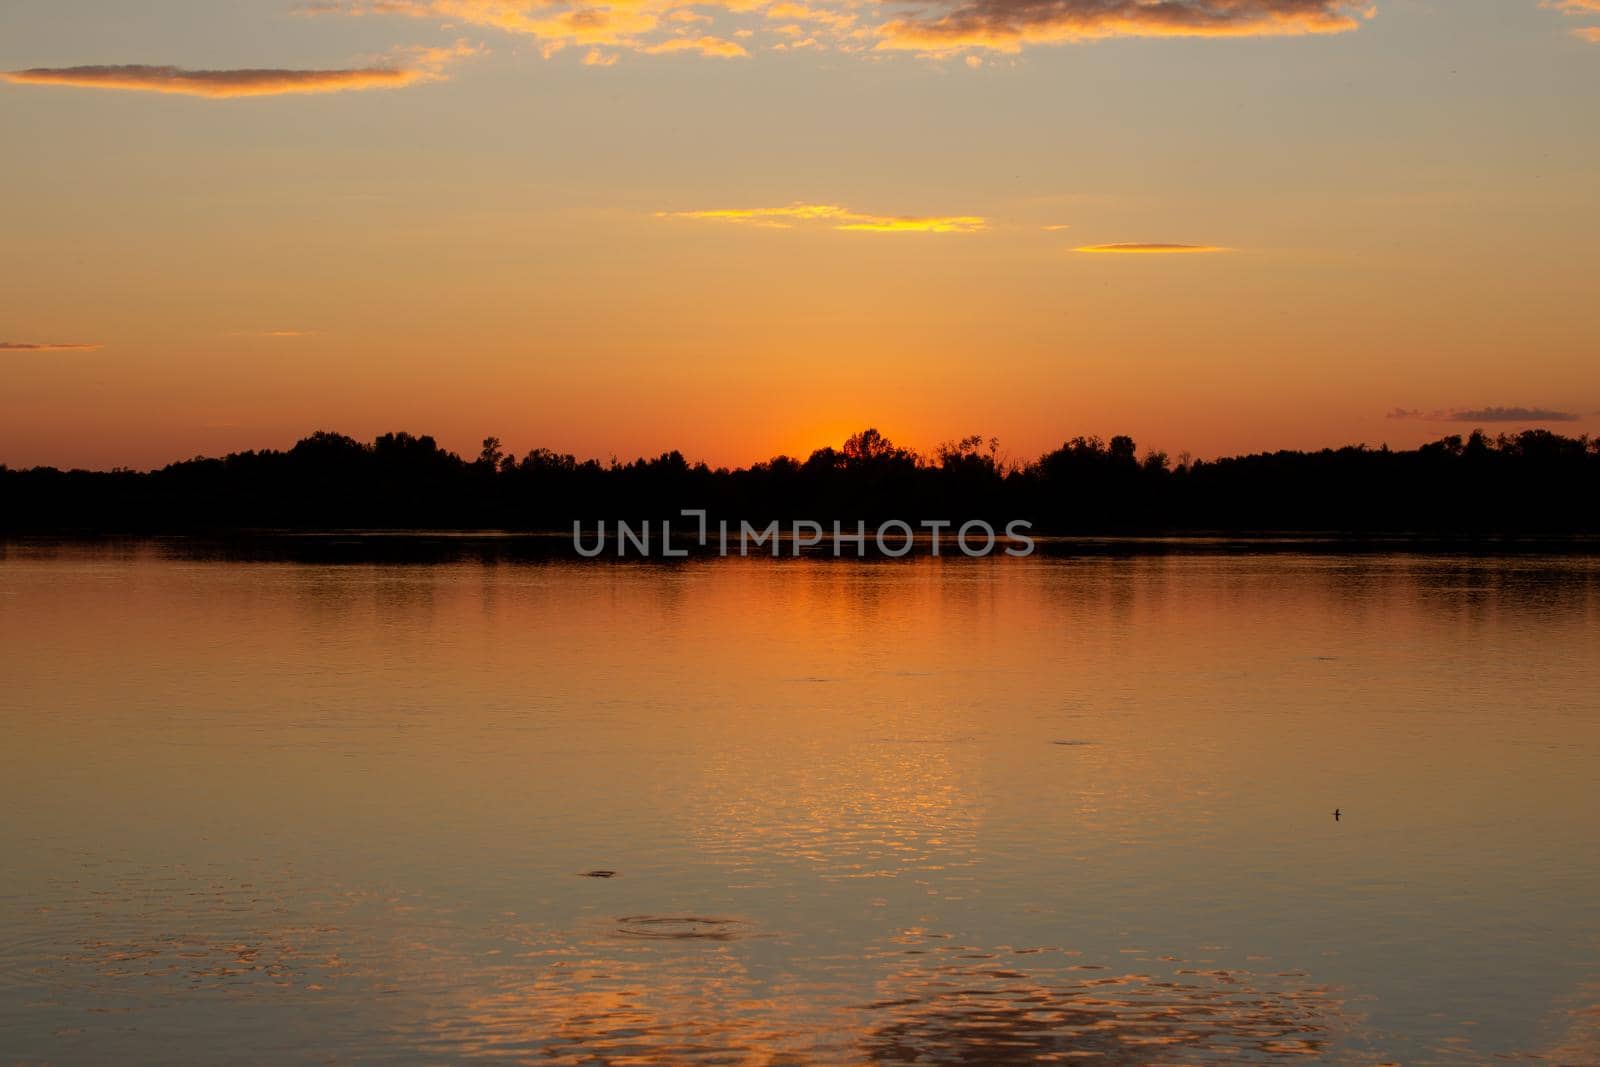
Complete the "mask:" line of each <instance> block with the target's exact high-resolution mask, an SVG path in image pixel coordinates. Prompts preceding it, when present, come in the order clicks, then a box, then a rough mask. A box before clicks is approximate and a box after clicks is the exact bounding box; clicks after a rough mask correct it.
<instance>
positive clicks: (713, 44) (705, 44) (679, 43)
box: [639, 37, 750, 59]
mask: <svg viewBox="0 0 1600 1067" xmlns="http://www.w3.org/2000/svg"><path fill="white" fill-rule="evenodd" d="M639 51H641V52H644V53H645V54H646V55H652V56H659V55H665V54H667V53H669V52H695V53H698V54H699V55H702V56H722V57H723V58H726V59H732V58H735V57H737V56H747V55H749V54H750V53H749V52H747V51H745V48H744V46H743V45H741V44H739V43H738V42H737V41H729V40H724V39H723V38H721V37H669V38H667V39H666V40H665V41H659V42H657V43H655V44H647V45H640V46H639Z"/></svg>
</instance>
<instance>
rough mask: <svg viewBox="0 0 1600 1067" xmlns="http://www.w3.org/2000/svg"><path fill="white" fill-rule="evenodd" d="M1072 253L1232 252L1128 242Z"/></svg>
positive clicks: (1082, 248) (1218, 247) (1210, 247)
mask: <svg viewBox="0 0 1600 1067" xmlns="http://www.w3.org/2000/svg"><path fill="white" fill-rule="evenodd" d="M1073 251H1074V252H1089V253H1092V254H1094V255H1116V256H1182V255H1197V254H1202V253H1212V252H1232V251H1233V249H1231V248H1223V247H1222V246H1221V245H1177V244H1163V243H1160V242H1130V243H1126V244H1112V245H1082V246H1080V247H1078V248H1074V249H1073Z"/></svg>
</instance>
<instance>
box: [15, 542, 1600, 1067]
mask: <svg viewBox="0 0 1600 1067" xmlns="http://www.w3.org/2000/svg"><path fill="white" fill-rule="evenodd" d="M3 553H4V554H3V556H0V729H3V737H4V742H3V744H0V810H3V811H4V813H5V817H4V820H3V822H0V869H3V871H4V875H3V880H0V1062H4V1063H12V1062H16V1063H30V1064H31V1063H40V1062H42V1063H62V1064H70V1063H90V1062H112V1061H121V1062H159V1063H176V1064H181V1063H217V1062H234V1063H263V1064H265V1063H271V1064H295V1063H378V1062H382V1063H393V1062H402V1063H404V1062H414V1063H449V1062H460V1061H465V1060H483V1061H507V1062H536V1063H541V1064H542V1063H555V1064H560V1063H609V1064H625V1063H626V1064H639V1063H663V1064H685V1063H718V1064H751V1065H790V1064H809V1063H818V1064H861V1063H866V1062H879V1061H881V1062H888V1063H1012V1062H1016V1063H1031V1062H1065V1063H1080V1062H1081V1063H1089V1064H1093V1063H1115V1064H1195V1063H1199V1064H1208V1063H1219V1064H1221V1063H1226V1064H1233V1063H1257V1062H1260V1063H1273V1062H1295V1063H1320V1062H1326V1063H1363V1064H1371V1063H1385V1062H1397V1063H1405V1064H1425V1063H1438V1064H1472V1063H1479V1062H1502V1061H1504V1060H1507V1059H1509V1060H1511V1061H1513V1062H1524V1061H1528V1062H1549V1063H1564V1064H1593V1063H1600V855H1597V843H1600V827H1597V820H1600V565H1597V563H1596V561H1595V560H1593V559H1586V558H1577V559H1531V558H1521V559H1502V560H1485V559H1471V558H1460V557H1427V556H1387V555H1384V556H1375V555H1364V556H1339V555H1327V554H1323V555H1297V554H1293V553H1281V552H1280V553H1276V554H1271V555H1224V554H1191V555H1165V556H1163V555H1144V556H1132V557H1116V556H1097V557H1092V558H1080V559H1072V558H1056V559H1039V558H1036V559H1031V560H1009V559H1007V560H990V561H966V560H960V561H945V562H942V563H941V562H939V561H931V560H923V561H920V562H910V563H902V564H853V563H832V562H821V561H819V562H810V561H801V562H792V561H791V562H784V563H773V562H772V561H770V560H768V561H750V562H742V561H735V560H730V561H712V562H703V563H688V564H684V565H680V566H676V567H657V566H647V565H620V564H592V565H573V564H566V563H550V562H545V563H537V562H510V561H504V560H501V561H499V562H496V561H495V560H494V558H493V557H492V556H491V557H490V558H489V559H487V560H483V559H478V558H473V559H470V560H459V561H457V562H452V563H443V564H434V565H407V564H396V563H387V564H382V565H372V564H355V563H293V562H272V561H265V562H262V561H256V562H241V561H223V560H204V559H195V558H192V557H190V556H187V555H186V554H185V553H184V552H182V551H179V550H177V549H174V548H173V547H171V546H162V545H159V544H152V543H145V544H136V545H124V546H116V547H109V548H98V549H84V548H60V547H55V548H50V547H44V548H41V547H19V546H16V545H12V546H9V547H5V548H4V549H3ZM1335 807H1338V808H1341V809H1343V812H1344V818H1343V819H1342V820H1341V821H1338V822H1335V821H1334V819H1333V817H1332V812H1333V810H1334V808H1335ZM596 870H605V871H614V872H616V873H615V875H614V877H609V878H601V877H586V876H585V872H589V871H596Z"/></svg>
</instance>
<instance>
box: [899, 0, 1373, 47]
mask: <svg viewBox="0 0 1600 1067" xmlns="http://www.w3.org/2000/svg"><path fill="white" fill-rule="evenodd" d="M931 10H932V12H933V13H932V14H928V15H920V16H914V17H911V18H902V19H895V20H892V21H890V22H887V23H884V24H883V25H882V26H880V27H878V29H877V35H878V37H879V40H878V43H877V44H876V46H875V48H876V49H877V50H880V51H882V50H894V49H899V50H911V51H916V52H927V53H935V54H937V53H943V52H957V51H962V50H964V49H968V48H986V49H991V50H993V51H997V52H1019V51H1021V50H1022V46H1023V45H1027V44H1062V43H1068V42H1075V41H1093V40H1103V39H1106V38H1111V37H1300V36H1306V35H1309V34H1332V33H1349V32H1350V31H1352V30H1355V29H1357V28H1358V27H1359V26H1360V25H1361V23H1362V21H1363V20H1365V19H1370V18H1372V17H1374V15H1375V14H1376V10H1375V9H1374V8H1373V7H1371V6H1369V5H1368V4H1366V3H1365V2H1363V3H1352V2H1350V0H959V2H957V3H956V4H955V5H954V6H950V7H947V8H945V9H944V10H940V9H939V8H938V7H935V8H933V9H931Z"/></svg>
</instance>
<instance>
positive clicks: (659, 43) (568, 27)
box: [297, 0, 1587, 57]
mask: <svg viewBox="0 0 1600 1067" xmlns="http://www.w3.org/2000/svg"><path fill="white" fill-rule="evenodd" d="M1371 2H1372V0H927V2H926V4H925V5H924V6H922V7H920V8H918V9H916V10H915V11H914V12H913V13H911V14H902V15H898V16H896V17H893V18H889V17H887V16H886V15H882V14H879V15H877V17H876V18H874V17H873V13H876V12H883V11H886V10H888V9H889V6H890V5H887V4H881V3H879V4H866V3H862V2H860V0H809V2H808V0H771V2H767V0H705V2H702V3H692V2H689V0H310V2H308V3H303V4H302V5H301V6H300V7H299V8H298V9H297V10H298V11H299V12H300V13H302V14H309V15H319V14H343V15H392V16H402V17H407V18H414V19H425V20H429V21H432V22H435V23H438V24H440V25H463V24H466V25H474V26H483V27H491V28H493V29H496V30H500V31H503V32H505V33H512V34H520V35H526V36H530V37H533V38H535V39H537V40H539V41H541V42H543V48H542V49H541V51H542V52H543V54H544V55H546V56H550V55H553V54H555V53H557V52H560V51H561V50H563V49H565V48H567V47H569V46H585V47H588V46H594V45H605V46H612V47H616V48H623V49H631V50H634V51H638V52H646V53H651V54H663V53H669V52H693V53H695V54H698V55H709V56H723V57H727V56H737V55H740V54H742V53H739V52H734V51H732V50H731V48H729V47H728V45H729V44H730V43H731V42H728V41H727V40H726V39H725V38H726V37H727V36H729V35H731V36H734V37H740V38H745V37H748V36H750V35H752V34H753V33H754V32H755V31H753V30H752V29H751V27H752V26H754V27H757V28H761V27H764V26H768V25H770V24H771V23H774V22H776V23H782V24H784V25H793V24H796V23H798V24H803V25H805V26H807V27H809V29H810V32H811V33H812V36H811V37H808V38H806V41H805V43H806V44H807V45H809V46H813V47H831V48H834V49H837V50H840V51H846V52H861V51H866V50H869V49H870V50H876V51H893V50H909V51H913V52H920V53H925V54H934V55H940V54H948V53H953V52H962V51H968V50H978V49H990V50H994V51H1000V52H1017V51H1020V50H1021V49H1022V47H1023V46H1024V45H1029V44H1057V43H1062V42H1068V41H1089V40H1100V39H1105V38H1111V37H1266V36H1273V37H1286V36H1303V35H1307V34H1334V33H1347V32H1350V31H1352V30H1355V29H1356V28H1358V27H1359V26H1360V25H1361V23H1362V22H1363V21H1364V20H1365V19H1369V18H1372V17H1373V16H1374V15H1375V9H1374V8H1373V7H1372V6H1371ZM1582 2H1587V0H1582ZM696 9H708V10H711V11H714V12H715V13H716V14H717V16H718V19H717V21H718V22H719V23H721V22H725V21H730V20H731V25H730V26H729V27H728V29H726V30H724V31H721V32H722V33H723V35H724V39H723V40H722V43H721V44H720V45H715V46H709V45H707V44H706V43H705V42H706V41H707V38H696V37H693V36H680V35H679V33H678V32H676V31H677V30H679V29H681V27H682V26H683V24H684V22H685V21H695V22H698V21H701V20H702V19H704V18H705V17H706V16H705V15H704V14H702V13H700V12H699V11H697V10H696ZM902 10H903V9H902ZM734 16H747V17H748V18H747V22H748V25H738V24H737V20H736V19H733V17H734ZM761 32H762V33H767V32H771V31H770V30H767V29H761ZM797 36H799V35H797ZM710 40H718V39H717V38H711V39H710ZM677 42H687V43H677ZM767 47H769V48H771V49H773V50H788V49H791V48H794V47H798V45H795V44H793V43H786V42H782V41H778V42H774V43H769V44H768V45H767Z"/></svg>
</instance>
